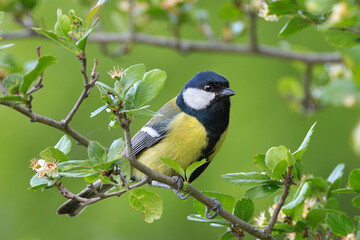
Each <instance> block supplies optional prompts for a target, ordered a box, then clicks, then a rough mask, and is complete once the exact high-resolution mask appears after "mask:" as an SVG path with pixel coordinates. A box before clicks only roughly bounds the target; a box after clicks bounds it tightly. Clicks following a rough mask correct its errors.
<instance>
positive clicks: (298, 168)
mask: <svg viewBox="0 0 360 240" xmlns="http://www.w3.org/2000/svg"><path fill="white" fill-rule="evenodd" d="M291 174H292V175H293V176H294V178H295V179H296V180H298V181H300V180H301V178H302V176H303V166H302V160H301V159H298V160H296V161H295V164H294V167H293V169H292V170H291Z"/></svg>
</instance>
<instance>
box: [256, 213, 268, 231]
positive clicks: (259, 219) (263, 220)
mask: <svg viewBox="0 0 360 240" xmlns="http://www.w3.org/2000/svg"><path fill="white" fill-rule="evenodd" d="M254 221H255V226H256V227H258V228H261V227H263V226H265V225H266V224H267V220H266V217H265V211H261V212H260V216H258V217H255V218H254Z"/></svg>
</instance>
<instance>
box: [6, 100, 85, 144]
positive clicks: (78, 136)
mask: <svg viewBox="0 0 360 240" xmlns="http://www.w3.org/2000/svg"><path fill="white" fill-rule="evenodd" d="M0 105H5V106H8V107H10V108H12V109H14V110H16V111H18V112H20V113H21V114H23V115H25V116H27V117H28V118H30V121H31V122H39V123H42V124H45V125H48V126H50V127H53V128H56V129H59V130H60V131H62V132H64V133H66V134H67V135H69V136H70V137H72V138H73V139H75V140H76V141H77V143H78V144H80V145H83V146H85V147H87V146H88V145H89V143H90V140H89V139H87V138H86V137H84V136H83V135H81V134H80V133H78V132H76V131H75V130H74V129H72V128H71V127H69V126H65V125H64V124H63V123H62V122H59V121H56V120H54V119H52V118H48V117H45V116H42V115H39V114H37V113H34V112H32V111H31V110H30V109H28V108H26V107H23V106H21V105H19V104H18V103H17V102H11V101H2V100H0Z"/></svg>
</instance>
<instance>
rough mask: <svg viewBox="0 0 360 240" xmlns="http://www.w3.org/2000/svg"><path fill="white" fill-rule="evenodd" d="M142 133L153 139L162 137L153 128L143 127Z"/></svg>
mask: <svg viewBox="0 0 360 240" xmlns="http://www.w3.org/2000/svg"><path fill="white" fill-rule="evenodd" d="M140 131H142V132H146V133H147V134H149V135H150V136H151V137H160V134H159V133H158V132H157V131H156V130H155V129H153V128H151V127H143V128H142V129H141V130H140Z"/></svg>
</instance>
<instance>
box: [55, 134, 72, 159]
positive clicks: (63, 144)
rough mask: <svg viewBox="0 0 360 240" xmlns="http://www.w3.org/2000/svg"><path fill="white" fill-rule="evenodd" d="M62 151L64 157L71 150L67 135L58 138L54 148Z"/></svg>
mask: <svg viewBox="0 0 360 240" xmlns="http://www.w3.org/2000/svg"><path fill="white" fill-rule="evenodd" d="M54 148H57V149H59V150H60V151H62V152H63V153H64V154H65V155H66V154H68V153H69V152H70V150H71V141H70V138H69V137H68V136H67V135H64V136H62V137H61V138H60V140H59V141H58V142H57V143H56V145H55V147H54Z"/></svg>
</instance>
